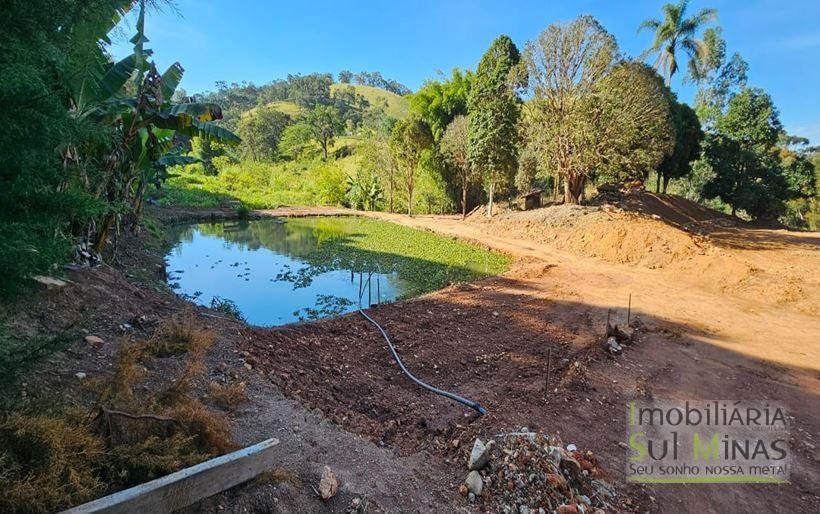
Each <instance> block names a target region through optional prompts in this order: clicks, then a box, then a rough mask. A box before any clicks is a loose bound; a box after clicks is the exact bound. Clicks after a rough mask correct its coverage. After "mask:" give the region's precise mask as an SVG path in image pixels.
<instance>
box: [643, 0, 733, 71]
mask: <svg viewBox="0 0 820 514" xmlns="http://www.w3.org/2000/svg"><path fill="white" fill-rule="evenodd" d="M688 3H689V2H688V0H679V2H678V3H676V4H665V5H664V6H663V7H662V8H661V10H662V11H663V19H657V18H649V19H647V20H644V21H643V22H642V23H641V24H640V26H639V27H638V32H640V31H641V30H643V29H650V30H652V31H654V33H655V34H654V39H653V40H652V45H651V46H650V47H649V48H648V49H647V50H646V52H645V53H644V55H648V54H652V53H656V54H657V58H656V59H655V68H656V69H657V70H658V71H663V74H664V76H665V77H666V84H667V85H670V84H671V82H672V76H673V75H674V74H675V73H676V72H677V71H678V68H679V66H678V52H680V51H684V52H686V55H687V56H688V57H689V63H688V67H689V73H690V78H693V79H697V78H698V77H699V74H698V73H697V70H699V69H700V68H702V67H703V61H705V60H706V59H707V56H708V53H709V47H708V46H707V44H706V43H704V41H703V40H700V39H698V38H697V32H698V30H700V29H701V28H702V27H703V26H704V25H705V24H707V23H709V22H712V21H714V20H716V19H717V11H716V10H715V9H701V10H700V11H698V12H697V13H695V14H694V15H693V16H690V17H689V18H686V17H685V16H686V8H687V6H688Z"/></svg>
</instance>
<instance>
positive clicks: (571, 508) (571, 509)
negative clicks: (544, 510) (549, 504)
mask: <svg viewBox="0 0 820 514" xmlns="http://www.w3.org/2000/svg"><path fill="white" fill-rule="evenodd" d="M555 514H580V511H579V510H578V507H576V506H575V505H559V506H558V508H557V509H555Z"/></svg>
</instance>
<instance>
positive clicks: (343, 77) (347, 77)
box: [339, 70, 353, 84]
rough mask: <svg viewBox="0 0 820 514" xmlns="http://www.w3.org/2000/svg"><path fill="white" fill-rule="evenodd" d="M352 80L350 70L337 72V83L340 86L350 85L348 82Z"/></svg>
mask: <svg viewBox="0 0 820 514" xmlns="http://www.w3.org/2000/svg"><path fill="white" fill-rule="evenodd" d="M352 79H353V72H351V71H350V70H342V71H340V72H339V82H341V83H342V84H350V81H351V80H352Z"/></svg>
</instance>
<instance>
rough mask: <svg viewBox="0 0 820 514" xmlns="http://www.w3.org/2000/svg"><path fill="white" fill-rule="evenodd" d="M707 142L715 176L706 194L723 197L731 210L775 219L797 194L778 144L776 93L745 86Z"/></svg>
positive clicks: (710, 162) (720, 119) (706, 156)
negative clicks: (789, 180)
mask: <svg viewBox="0 0 820 514" xmlns="http://www.w3.org/2000/svg"><path fill="white" fill-rule="evenodd" d="M716 129H717V131H716V133H715V134H710V135H709V137H707V139H706V144H705V146H704V152H703V153H704V160H705V161H706V163H707V164H708V165H709V166H710V167H711V169H712V170H713V171H714V173H715V176H714V178H712V179H711V180H710V181H709V182H707V183H706V185H705V186H704V196H705V197H706V198H718V197H719V198H720V199H721V200H722V201H724V202H726V203H728V204H729V205H731V207H732V213H733V214H734V213H735V212H736V211H737V210H739V209H742V210H744V211H745V212H746V213H747V214H748V215H749V216H751V217H752V218H755V219H757V218H766V219H776V218H777V217H778V216H780V215H781V214H782V213H783V211H784V202H785V201H786V200H788V199H789V198H790V197H791V196H792V193H791V192H790V191H789V188H788V184H787V183H786V179H785V176H784V174H783V168H782V163H781V160H780V155H779V152H778V149H777V148H776V144H777V141H778V136H779V134H780V132H781V131H782V126H781V124H780V120H779V117H778V114H777V110H776V109H775V107H774V104H773V103H772V99H771V97H770V96H769V95H768V94H766V93H765V92H763V91H762V90H759V89H749V88H746V89H743V90H742V91H741V92H740V93H738V94H737V95H735V96H734V97H732V99H731V100H729V107H728V109H727V111H726V113H724V114H723V115H722V116H721V117H720V118H718V120H717V123H716Z"/></svg>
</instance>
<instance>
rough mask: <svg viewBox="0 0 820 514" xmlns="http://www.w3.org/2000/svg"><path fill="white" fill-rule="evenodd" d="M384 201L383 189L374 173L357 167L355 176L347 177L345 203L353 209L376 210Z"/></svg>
mask: <svg viewBox="0 0 820 514" xmlns="http://www.w3.org/2000/svg"><path fill="white" fill-rule="evenodd" d="M383 202H384V190H383V189H382V186H381V184H380V183H379V179H378V177H377V176H376V175H374V174H372V173H370V172H368V171H367V169H366V168H359V169H358V170H357V172H356V175H355V176H348V177H347V193H345V203H346V204H347V205H348V206H349V207H351V208H353V209H363V210H365V211H375V210H378V209H379V208H380V207H381V205H382V203H383Z"/></svg>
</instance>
